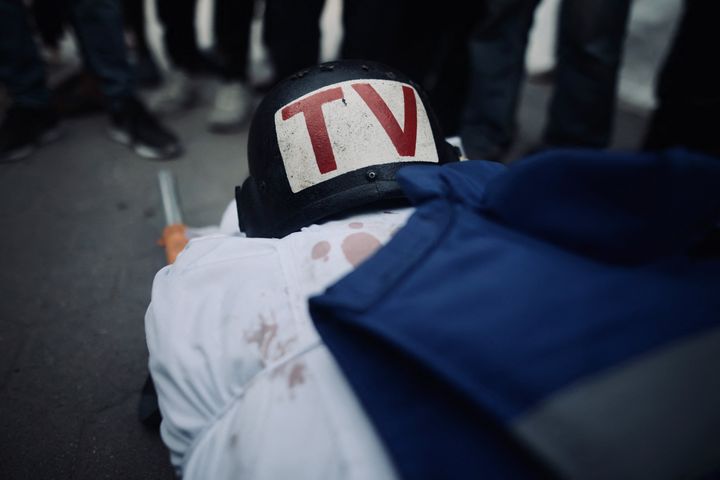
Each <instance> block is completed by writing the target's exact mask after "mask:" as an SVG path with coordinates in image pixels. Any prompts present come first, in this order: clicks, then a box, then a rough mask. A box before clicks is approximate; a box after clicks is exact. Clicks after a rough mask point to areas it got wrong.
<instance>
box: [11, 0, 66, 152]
mask: <svg viewBox="0 0 720 480" xmlns="http://www.w3.org/2000/svg"><path fill="white" fill-rule="evenodd" d="M28 15H29V13H28V11H27V9H26V8H25V6H24V5H23V2H22V0H0V82H1V83H3V84H4V85H5V86H6V87H7V89H8V92H9V93H10V96H11V97H12V98H13V105H12V107H11V108H10V109H9V110H8V112H7V114H6V115H5V119H4V121H3V123H2V125H1V126H0V162H12V161H18V160H21V159H23V158H25V157H27V156H28V155H30V154H31V153H32V152H33V150H34V148H35V146H36V145H37V144H39V143H44V142H46V141H50V140H52V139H53V138H56V137H57V131H56V129H55V127H56V125H57V118H56V117H55V115H54V114H53V112H52V110H51V109H50V108H49V103H50V94H49V92H48V90H47V87H46V84H45V67H44V65H43V63H42V61H41V60H40V54H39V53H38V50H37V46H36V45H35V40H34V39H33V36H32V30H31V29H30V22H29V18H28Z"/></svg>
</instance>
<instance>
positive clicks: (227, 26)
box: [208, 0, 255, 132]
mask: <svg viewBox="0 0 720 480" xmlns="http://www.w3.org/2000/svg"><path fill="white" fill-rule="evenodd" d="M254 12H255V0H216V1H215V19H214V26H215V42H216V44H217V50H218V53H219V54H220V59H221V62H222V65H221V75H222V77H223V85H221V86H220V88H219V90H218V92H217V94H216V95H215V102H214V103H213V108H212V111H211V112H210V117H209V119H208V121H209V126H210V129H211V130H213V131H217V132H222V131H224V130H230V129H234V128H235V127H238V126H240V125H241V124H242V123H243V122H244V121H245V120H246V119H247V117H248V116H249V113H250V110H251V107H252V95H251V93H250V89H249V88H248V87H247V71H248V58H249V53H250V26H251V24H252V20H253V14H254Z"/></svg>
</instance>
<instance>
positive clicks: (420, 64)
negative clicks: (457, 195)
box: [264, 0, 479, 135]
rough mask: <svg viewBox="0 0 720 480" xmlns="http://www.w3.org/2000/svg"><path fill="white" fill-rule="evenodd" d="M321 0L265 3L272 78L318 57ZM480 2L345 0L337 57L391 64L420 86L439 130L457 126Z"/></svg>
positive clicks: (450, 132) (452, 129) (449, 131)
mask: <svg viewBox="0 0 720 480" xmlns="http://www.w3.org/2000/svg"><path fill="white" fill-rule="evenodd" d="M324 5H325V0H309V1H304V2H296V1H293V0H267V3H266V10H265V30H264V39H265V43H266V44H267V46H268V50H269V52H270V57H271V60H272V62H273V65H274V67H275V71H276V77H277V78H284V77H287V76H288V75H290V74H292V73H293V72H296V71H298V70H302V69H305V68H308V67H310V66H312V65H315V64H316V63H317V62H318V60H319V50H320V35H321V32H320V25H319V19H320V15H321V13H322V10H323V7H324ZM478 13H479V6H477V5H475V4H467V3H466V2H460V1H459V0H450V1H449V2H445V3H444V4H443V6H442V8H438V7H437V5H434V4H432V3H431V2H427V1H419V2H418V1H411V0H362V1H360V0H344V1H343V13H342V23H343V30H344V32H343V40H342V46H341V52H340V58H342V59H359V58H364V59H372V60H374V61H378V62H381V63H385V64H387V65H392V66H393V67H395V68H397V69H398V70H400V71H401V72H403V73H405V74H406V75H408V76H409V77H410V78H412V79H413V80H414V81H416V82H417V83H419V84H420V85H422V87H423V88H424V89H425V90H426V91H427V92H428V95H429V97H430V103H431V104H432V106H433V109H434V110H435V112H436V113H437V115H438V118H439V120H440V124H441V125H442V127H443V130H444V131H445V132H446V134H448V135H453V134H455V133H456V130H457V129H458V128H459V120H460V114H461V111H462V105H463V103H464V100H465V92H466V88H467V78H468V66H467V36H468V35H469V32H470V29H471V27H472V23H471V22H472V20H473V19H475V18H477V14H478Z"/></svg>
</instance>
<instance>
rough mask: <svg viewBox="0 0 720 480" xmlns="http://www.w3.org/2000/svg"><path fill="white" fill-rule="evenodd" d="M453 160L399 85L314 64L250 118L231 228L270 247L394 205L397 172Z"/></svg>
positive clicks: (415, 92) (349, 68)
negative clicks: (245, 171) (362, 211)
mask: <svg viewBox="0 0 720 480" xmlns="http://www.w3.org/2000/svg"><path fill="white" fill-rule="evenodd" d="M401 125H402V126H401ZM457 160H458V158H457V155H456V154H455V151H454V150H453V149H452V147H450V145H448V144H447V143H446V142H445V141H444V139H443V135H442V133H441V132H440V128H439V126H438V123H437V120H436V119H435V115H434V114H433V112H432V111H431V110H430V107H429V104H428V101H427V98H426V96H425V94H424V92H422V90H421V89H420V87H418V86H417V85H416V84H415V83H414V82H413V81H411V80H410V79H409V78H407V77H406V76H404V75H402V74H401V73H399V72H398V71H396V70H394V69H392V68H389V67H386V66H384V65H380V64H377V63H373V62H364V61H338V62H329V63H324V64H321V65H318V66H316V67H313V68H310V69H307V70H303V71H300V72H298V73H296V74H294V75H292V76H291V77H289V78H287V79H285V80H284V81H282V82H280V83H279V84H278V85H277V86H276V87H275V88H274V89H273V90H272V91H271V92H270V93H268V95H267V96H266V97H265V99H264V100H263V101H262V102H261V104H260V106H259V107H258V109H257V111H256V112H255V116H254V118H253V121H252V125H251V126H250V134H249V139H248V164H249V170H250V175H249V177H248V178H247V180H245V182H244V183H243V185H242V188H241V187H236V189H235V196H236V199H237V205H238V217H239V221H240V228H241V229H242V230H243V231H244V232H245V233H246V234H247V235H248V236H249V237H277V238H280V237H283V236H285V235H287V234H289V233H292V232H294V231H296V230H299V229H300V228H302V227H304V226H307V225H310V224H312V223H315V222H317V221H318V220H321V219H323V218H326V217H329V216H332V215H336V214H338V213H341V212H343V211H345V210H349V209H354V208H358V207H363V206H367V205H369V204H371V203H375V202H379V201H385V200H392V199H398V198H403V197H404V195H403V193H402V190H401V189H400V187H399V185H398V184H397V182H396V181H395V174H396V172H397V171H398V169H399V168H400V167H402V166H405V165H409V164H417V163H434V164H438V163H440V164H441V163H447V162H451V161H457Z"/></svg>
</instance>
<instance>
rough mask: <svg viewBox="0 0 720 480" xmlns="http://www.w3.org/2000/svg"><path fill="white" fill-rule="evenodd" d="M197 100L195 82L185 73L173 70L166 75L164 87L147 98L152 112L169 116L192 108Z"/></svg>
mask: <svg viewBox="0 0 720 480" xmlns="http://www.w3.org/2000/svg"><path fill="white" fill-rule="evenodd" d="M197 100H198V87H197V84H196V82H195V80H193V78H192V77H190V76H189V75H188V74H186V73H184V72H180V71H177V70H171V71H169V72H167V74H166V75H165V82H164V83H163V86H162V87H160V88H159V89H158V90H157V91H155V92H152V93H150V94H149V95H148V96H147V105H148V108H149V109H150V110H151V111H152V112H154V113H157V114H160V115H167V114H169V113H176V112H179V111H181V110H186V109H188V108H191V107H192V106H194V105H195V103H196V102H197Z"/></svg>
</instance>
